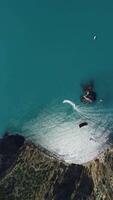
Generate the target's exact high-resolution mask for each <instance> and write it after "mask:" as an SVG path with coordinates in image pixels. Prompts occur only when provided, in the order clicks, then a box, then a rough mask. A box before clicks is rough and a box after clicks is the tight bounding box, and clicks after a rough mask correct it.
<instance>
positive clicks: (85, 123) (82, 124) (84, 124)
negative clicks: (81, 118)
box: [79, 122, 88, 128]
mask: <svg viewBox="0 0 113 200" xmlns="http://www.w3.org/2000/svg"><path fill="white" fill-rule="evenodd" d="M87 125H88V123H87V122H82V123H80V124H79V128H82V127H83V126H87Z"/></svg>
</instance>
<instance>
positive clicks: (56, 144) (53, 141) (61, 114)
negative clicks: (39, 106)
mask: <svg viewBox="0 0 113 200" xmlns="http://www.w3.org/2000/svg"><path fill="white" fill-rule="evenodd" d="M66 101H67V100H66ZM65 103H66V102H65ZM73 108H74V107H73ZM83 110H84V111H82V109H80V110H79V111H80V112H81V113H83V114H84V115H85V113H86V111H87V115H88V117H86V118H85V119H87V122H88V126H85V127H83V128H79V123H80V122H82V121H83V120H84V118H81V117H80V116H79V117H78V116H76V115H74V114H73V113H69V114H67V111H68V110H62V109H58V108H57V109H55V107H54V108H51V109H50V107H49V109H45V110H44V111H43V112H42V113H41V114H40V115H39V116H38V117H37V118H36V119H34V120H32V121H31V122H30V123H29V122H28V123H26V124H24V127H23V131H24V133H25V132H26V133H27V134H28V135H29V134H31V135H32V137H31V139H32V140H33V141H34V142H35V143H36V144H38V143H39V144H41V145H42V146H44V147H45V148H47V149H48V150H50V151H51V152H54V153H56V154H57V155H59V156H60V157H61V158H62V159H64V160H65V161H66V162H69V163H78V164H81V163H85V162H88V161H90V160H92V159H94V158H95V157H96V156H97V155H98V154H99V152H101V151H102V150H103V148H104V147H105V146H106V142H107V140H108V135H109V130H108V131H106V123H107V122H106V121H107V118H105V119H104V120H103V122H102V124H101V123H100V116H99V115H98V114H96V113H95V115H93V117H92V118H91V116H92V115H91V110H90V112H89V114H88V109H86V111H85V109H83ZM93 114H94V110H93ZM89 118H90V119H89Z"/></svg>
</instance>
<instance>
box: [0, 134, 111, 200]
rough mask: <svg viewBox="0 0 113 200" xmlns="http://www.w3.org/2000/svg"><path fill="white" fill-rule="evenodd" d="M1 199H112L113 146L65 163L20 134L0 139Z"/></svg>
mask: <svg viewBox="0 0 113 200" xmlns="http://www.w3.org/2000/svg"><path fill="white" fill-rule="evenodd" d="M0 200H113V147H110V148H109V149H107V150H105V152H103V153H102V154H101V155H100V156H99V157H98V158H96V159H95V160H93V161H91V162H88V163H86V164H85V165H76V164H67V163H65V162H64V161H62V160H59V159H58V158H57V157H56V155H53V154H51V153H50V152H49V151H47V150H45V149H44V148H42V147H40V146H38V147H37V146H35V145H34V144H32V143H30V142H28V141H26V140H25V138H24V137H23V136H21V135H17V134H16V135H5V136H4V138H2V139H0Z"/></svg>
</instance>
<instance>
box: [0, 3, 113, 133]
mask: <svg viewBox="0 0 113 200" xmlns="http://www.w3.org/2000/svg"><path fill="white" fill-rule="evenodd" d="M112 21H113V2H112V1H111V0H108V1H105V0H100V1H97V0H96V1H90V0H86V1H81V0H79V1H78V0H72V1H67V0H66V1H63V0H57V1H52V0H49V1H46V0H42V1H36V0H33V1H29V0H28V1H26V0H20V1H14V0H10V1H8V0H5V1H2V2H1V3H0V94H1V97H0V132H1V134H2V133H3V132H4V130H6V129H10V128H12V127H14V129H15V128H16V127H19V126H20V127H19V128H21V127H22V126H23V124H24V123H25V122H26V121H29V120H31V119H32V118H35V117H36V116H37V115H39V113H40V112H41V110H43V109H45V108H46V107H49V105H50V104H51V103H52V104H54V105H60V103H61V104H62V101H63V99H71V100H72V101H74V102H76V103H77V104H79V105H81V103H80V100H79V97H80V95H81V87H80V85H81V83H82V82H87V81H89V80H94V83H95V88H96V92H97V94H98V100H99V99H103V102H102V105H101V107H102V109H106V108H108V107H109V108H110V109H111V113H112V108H113V87H112V86H113V23H112ZM94 35H96V36H97V38H96V40H93V37H94ZM53 102H54V103H53ZM98 109H99V108H98ZM103 116H105V113H104V112H103ZM101 118H102V115H101Z"/></svg>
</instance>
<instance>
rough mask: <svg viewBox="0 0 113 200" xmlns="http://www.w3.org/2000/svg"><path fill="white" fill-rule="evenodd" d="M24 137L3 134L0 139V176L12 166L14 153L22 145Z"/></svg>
mask: <svg viewBox="0 0 113 200" xmlns="http://www.w3.org/2000/svg"><path fill="white" fill-rule="evenodd" d="M24 141H25V139H24V137H23V136H20V135H17V134H16V135H8V134H5V135H4V137H3V138H2V139H0V176H1V175H3V174H4V172H5V171H6V170H7V169H8V168H9V167H10V166H11V165H12V163H13V162H14V161H15V157H16V153H17V152H18V150H19V148H20V147H21V146H22V145H23V144H24Z"/></svg>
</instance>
